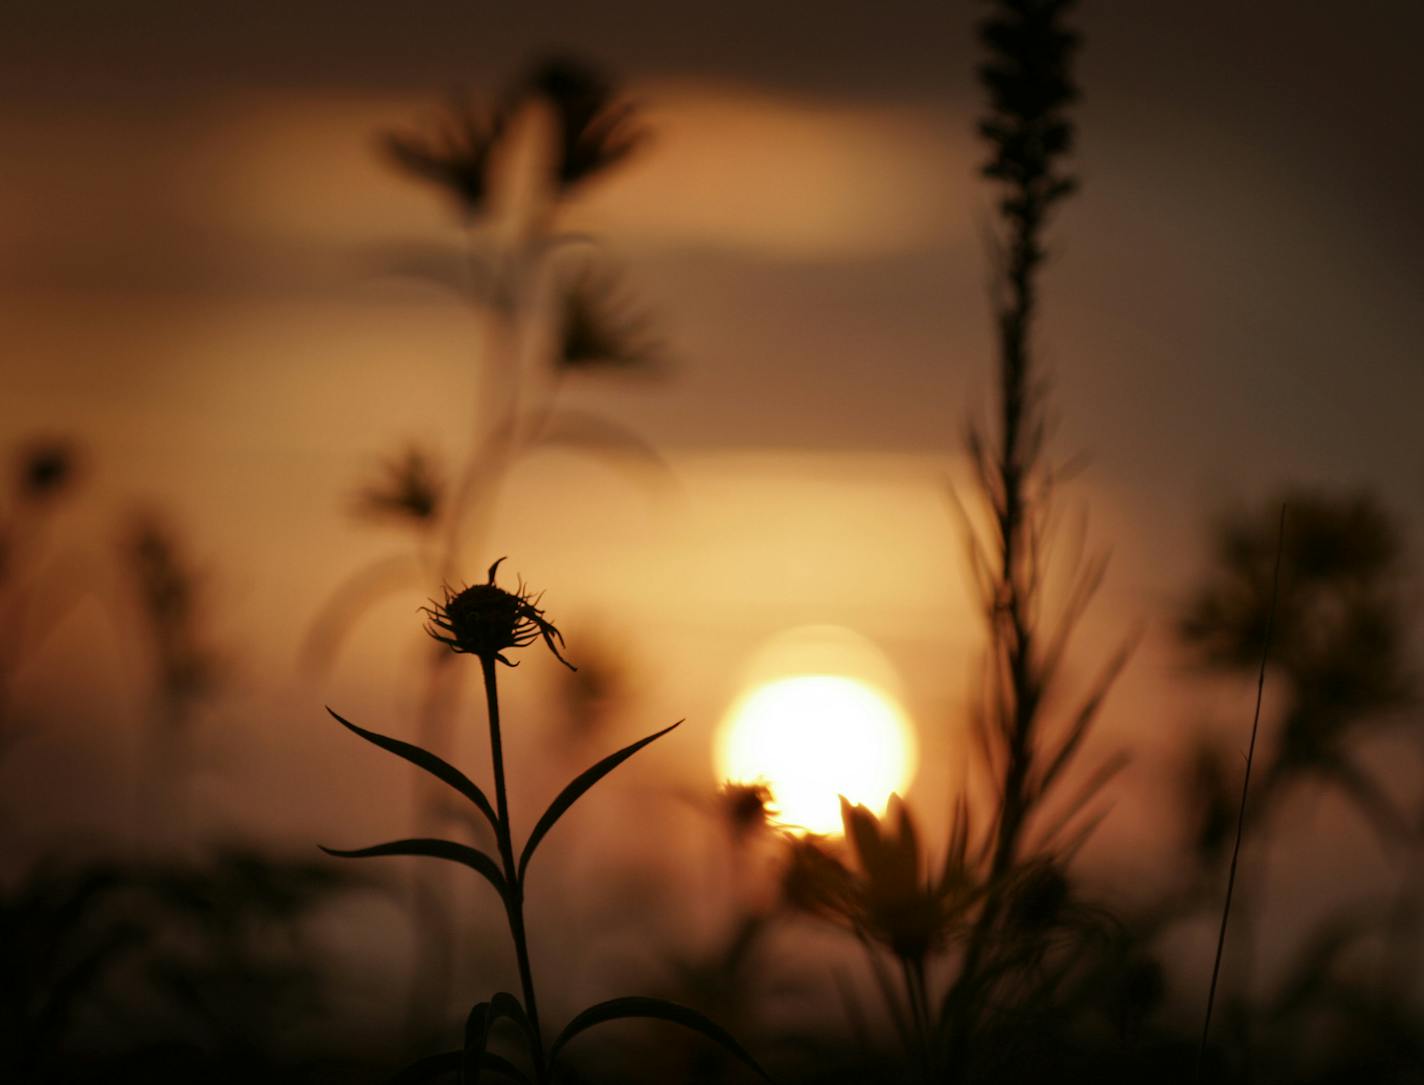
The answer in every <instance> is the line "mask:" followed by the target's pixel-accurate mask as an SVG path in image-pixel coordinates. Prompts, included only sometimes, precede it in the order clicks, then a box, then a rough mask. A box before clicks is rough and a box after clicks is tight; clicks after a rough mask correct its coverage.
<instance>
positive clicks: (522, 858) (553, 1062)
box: [323, 559, 760, 1085]
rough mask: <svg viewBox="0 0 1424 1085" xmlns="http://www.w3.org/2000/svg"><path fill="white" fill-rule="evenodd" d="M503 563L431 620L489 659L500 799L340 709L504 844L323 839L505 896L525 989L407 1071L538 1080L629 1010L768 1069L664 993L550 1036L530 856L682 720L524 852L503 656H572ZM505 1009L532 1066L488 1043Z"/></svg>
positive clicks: (580, 784) (625, 1001)
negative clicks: (502, 579) (531, 901)
mask: <svg viewBox="0 0 1424 1085" xmlns="http://www.w3.org/2000/svg"><path fill="white" fill-rule="evenodd" d="M501 560H502V559H501ZM499 565H500V562H498V561H497V562H495V563H494V565H492V566H490V570H489V576H488V578H487V580H486V581H485V583H483V584H476V585H473V586H472V587H467V588H464V589H463V590H461V591H459V592H451V591H449V590H448V589H447V590H446V593H445V598H444V601H443V602H441V603H439V604H437V605H435V606H434V607H433V608H431V609H429V610H428V614H429V616H430V624H429V626H428V627H427V630H428V632H429V633H430V635H431V636H432V637H433V638H434V639H435V640H436V641H438V642H439V643H441V644H443V645H445V646H446V647H447V648H449V650H450V651H451V652H452V653H453V654H455V655H470V656H473V657H475V658H476V659H477V660H478V661H479V663H480V670H481V675H482V677H483V681H484V691H485V705H486V712H487V720H488V724H489V737H490V751H491V762H492V769H493V777H494V793H495V801H494V802H493V803H491V802H490V800H489V798H488V797H487V796H486V794H485V792H484V790H483V789H481V788H480V787H479V785H478V784H476V783H475V782H474V781H473V780H471V779H470V778H469V777H467V776H466V775H465V774H464V773H462V772H461V771H460V770H459V769H457V768H455V767H454V766H453V765H451V764H449V763H448V762H446V761H444V760H442V759H441V758H439V757H436V756H435V755H434V754H432V753H431V752H430V751H428V750H426V749H424V748H422V747H420V746H418V745H413V744H411V743H408V742H404V741H402V740H399V739H395V738H390V737H387V736H385V735H381V734H377V733H376V732H374V731H368V730H365V729H363V728H361V727H358V726H356V725H355V724H353V723H350V722H348V721H347V720H345V719H342V717H340V716H338V715H337V714H336V713H335V712H332V713H331V714H332V715H333V716H334V717H335V718H336V719H337V721H338V722H340V723H341V724H342V725H343V726H344V727H346V728H347V729H348V730H350V731H352V732H353V733H354V734H356V735H359V736H360V737H361V738H363V739H365V740H366V741H368V742H371V743H373V744H374V745H376V746H379V747H380V748H381V749H384V750H387V751H389V752H390V753H393V754H395V755H396V756H398V757H401V758H403V759H404V760H406V761H409V762H410V763H411V764H413V765H415V766H417V767H418V768H420V769H422V770H424V771H425V772H427V773H429V774H430V775H431V776H432V777H434V778H435V779H436V780H438V781H440V782H441V783H443V784H445V785H446V786H448V787H450V788H453V789H454V790H455V791H456V792H458V793H459V794H460V795H462V796H463V797H464V798H465V799H467V800H468V801H469V802H470V803H471V804H472V805H473V807H474V808H475V810H476V811H477V812H478V813H479V814H480V815H481V816H482V817H483V818H484V819H485V820H486V821H487V822H488V823H489V825H490V828H491V829H492V830H493V832H494V837H495V841H496V845H497V849H496V850H497V857H496V856H491V855H489V854H488V853H486V852H484V851H481V850H479V849H478V848H474V847H471V846H469V845H467V844H460V843H457V842H455V841H451V840H441V839H431V838H413V839H405V840H396V841H392V842H391V843H388V844H379V845H376V846H375V847H370V848H360V849H355V850H336V849H331V848H325V849H323V850H325V851H327V852H328V853H329V854H332V855H337V856H342V857H347V858H367V857H375V856H427V857H432V858H437V859H444V860H447V861H450V862H454V863H459V864H461V865H464V866H466V867H468V868H469V869H471V870H473V871H474V872H475V873H476V874H478V875H480V877H482V878H483V879H484V880H485V881H486V882H488V883H489V885H490V886H491V887H492V888H493V889H494V890H495V892H496V893H497V894H498V896H499V898H500V901H501V902H502V904H503V905H504V912H505V917H506V919H507V921H508V925H509V934H510V939H511V942H512V943H513V948H514V955H515V961H516V964H517V967H518V971H519V981H520V989H521V997H516V996H515V995H513V994H510V993H508V992H503V991H501V992H499V993H497V994H495V995H494V996H493V997H491V998H490V999H489V1000H488V1001H485V1002H480V1003H478V1004H476V1005H475V1007H474V1008H473V1009H472V1010H471V1011H470V1014H469V1017H468V1020H467V1022H466V1027H465V1044H464V1047H463V1049H462V1050H458V1051H451V1052H448V1053H446V1054H443V1055H436V1056H432V1057H430V1058H427V1059H425V1060H423V1061H422V1062H421V1063H419V1064H417V1065H416V1066H414V1067H412V1068H411V1069H410V1070H409V1071H407V1073H406V1075H405V1076H404V1080H407V1081H413V1080H425V1079H427V1078H431V1077H435V1076H438V1075H441V1074H445V1073H458V1074H459V1075H460V1078H461V1080H462V1081H463V1082H465V1083H467V1085H469V1083H473V1082H475V1081H478V1080H479V1078H480V1075H481V1074H482V1073H484V1072H486V1071H488V1072H493V1073H497V1074H500V1075H503V1076H505V1077H511V1078H513V1079H515V1080H517V1081H530V1080H532V1081H534V1082H537V1083H541V1085H542V1083H543V1082H546V1081H550V1080H552V1079H553V1078H554V1077H555V1076H556V1074H557V1073H558V1071H559V1069H560V1062H559V1060H560V1058H561V1056H562V1053H563V1050H564V1048H565V1046H566V1045H567V1044H568V1043H569V1041H571V1040H572V1039H574V1038H575V1037H576V1036H578V1035H579V1034H580V1033H582V1032H584V1031H586V1030H587V1029H590V1028H592V1027H594V1026H595V1025H599V1024H603V1023H605V1022H608V1021H615V1020H622V1019H627V1018H651V1019H654V1020H662V1021H668V1022H671V1023H674V1024H678V1025H682V1026H684V1027H686V1028H689V1029H693V1030H695V1031H697V1032H699V1033H701V1034H702V1035H703V1036H706V1037H707V1038H708V1039H710V1040H712V1041H714V1042H716V1043H717V1044H719V1045H721V1047H722V1048H724V1049H725V1050H726V1051H728V1052H730V1053H731V1054H732V1055H733V1056H735V1057H736V1058H737V1059H739V1060H741V1061H742V1062H744V1063H746V1064H747V1065H748V1066H750V1067H752V1068H753V1069H755V1070H757V1071H758V1072H760V1068H759V1067H757V1065H756V1062H755V1061H754V1060H753V1059H752V1058H751V1056H750V1055H749V1054H747V1052H746V1051H745V1050H744V1049H743V1048H742V1047H741V1045H740V1044H738V1043H737V1041H736V1040H735V1039H733V1038H732V1036H731V1035H730V1034H729V1033H727V1032H726V1031H725V1030H723V1029H722V1028H721V1027H719V1026H718V1025H716V1024H715V1023H713V1022H712V1021H711V1020H710V1019H709V1018H707V1017H705V1016H704V1015H702V1014H701V1013H699V1012H698V1011H696V1010H693V1009H691V1008H689V1007H686V1006H682V1005H679V1004H677V1003H674V1002H669V1001H667V1000H664V999H658V998H650V997H624V998H614V999H610V1000H608V1001H606V1002H600V1003H598V1004H597V1005H594V1006H591V1007H589V1008H588V1009H586V1010H584V1011H583V1012H581V1013H579V1014H577V1015H575V1016H574V1018H573V1019H572V1020H571V1021H569V1022H568V1024H567V1025H565V1026H564V1028H563V1030H562V1031H561V1032H560V1033H559V1034H558V1035H557V1036H556V1037H555V1038H554V1039H553V1041H552V1042H550V1043H548V1044H547V1045H546V1043H545V1038H544V1032H543V1031H542V1028H541V1025H540V1019H539V1011H538V1003H537V998H536V993H535V982H534V973H533V968H532V965H531V963H530V957H529V942H528V934H527V930H526V927H525V920H524V890H525V884H526V881H527V877H528V872H529V864H530V860H531V859H532V858H533V857H534V853H535V850H536V849H537V848H538V846H539V844H540V843H541V842H542V841H543V839H544V837H545V836H546V835H547V834H548V833H549V831H550V830H551V829H552V828H553V827H554V826H555V825H556V824H557V823H558V821H559V819H560V818H561V817H563V815H564V814H565V813H567V812H568V811H569V809H570V808H571V807H572V806H573V805H574V804H575V803H576V802H577V801H578V800H579V799H580V798H582V797H583V796H584V795H585V794H586V793H587V792H588V791H589V790H590V789H592V788H593V787H594V786H595V785H597V784H598V783H599V781H601V780H602V779H603V778H604V777H605V776H607V775H608V774H609V773H610V772H612V771H613V770H614V769H616V768H617V767H618V766H619V765H621V764H622V763H623V762H624V761H626V760H628V759H629V758H630V757H632V756H633V755H634V754H636V753H637V752H638V751H639V750H641V749H643V747H645V746H647V745H649V744H650V743H652V742H654V741H656V740H657V739H659V738H661V737H662V736H663V735H665V734H667V733H668V732H669V731H672V730H673V729H674V728H676V727H677V726H678V724H673V725H672V726H671V727H666V728H664V729H663V730H661V731H656V732H654V733H653V734H651V735H649V736H647V737H646V738H643V739H640V740H639V741H637V742H634V743H632V744H631V745H628V746H625V747H624V748H623V749H621V750H619V751H617V752H616V753H613V754H610V755H608V756H607V757H605V758H603V759H602V760H601V761H599V762H597V763H596V764H595V765H593V766H592V767H591V768H589V769H587V770H586V771H584V772H582V773H580V774H579V775H578V776H576V777H575V778H574V779H573V780H572V781H571V782H570V783H569V784H568V786H567V787H565V788H564V789H563V791H561V792H560V793H559V794H558V795H557V796H556V797H555V798H554V801H553V802H551V803H550V804H549V807H548V808H547V809H546V810H545V811H544V813H543V815H542V816H541V817H540V818H539V820H538V821H537V822H536V823H535V825H534V828H533V829H532V830H531V831H530V833H529V835H528V837H527V838H526V839H525V842H524V844H523V846H522V848H520V849H519V852H518V855H517V856H516V853H515V846H514V833H513V827H512V824H511V820H510V814H509V792H508V786H507V783H506V778H505V764H504V753H503V742H502V738H503V732H502V729H501V720H500V705H499V686H498V680H497V666H496V665H497V664H504V665H505V666H509V667H513V666H515V663H514V662H513V661H512V660H511V659H510V658H509V656H508V654H507V653H510V652H512V651H513V650H515V649H520V648H525V647H528V646H529V645H532V644H534V643H535V642H539V641H542V642H543V644H544V645H545V646H546V647H547V648H548V649H549V650H550V652H552V653H553V655H554V656H555V658H557V659H558V660H559V661H560V662H561V663H564V664H565V665H566V666H571V664H569V663H568V662H567V660H565V659H564V657H563V655H562V654H561V649H562V647H563V636H562V634H561V633H560V632H559V630H558V628H557V627H556V626H555V625H554V624H553V623H552V622H551V621H550V620H549V619H548V618H547V617H546V616H545V614H544V611H543V610H542V609H541V608H540V606H539V597H538V596H535V595H531V594H530V593H529V592H527V591H526V590H525V589H524V586H523V584H520V585H519V586H518V588H517V589H516V590H515V591H512V592H511V591H507V590H505V589H504V588H501V587H499V586H498V585H497V584H496V583H495V574H496V572H497V570H498V568H499ZM501 1019H504V1020H507V1021H509V1022H510V1023H511V1024H512V1025H513V1026H514V1027H515V1028H516V1029H517V1030H518V1031H519V1033H520V1035H521V1038H522V1040H523V1044H524V1050H525V1053H526V1055H527V1063H528V1067H529V1071H528V1072H527V1073H526V1071H525V1070H524V1069H523V1068H522V1067H520V1066H519V1065H518V1064H516V1063H514V1062H512V1061H510V1060H508V1059H506V1058H504V1057H502V1056H500V1055H497V1054H495V1053H494V1052H492V1051H490V1050H489V1048H488V1045H489V1041H490V1036H491V1032H492V1029H493V1027H494V1026H495V1025H496V1023H497V1022H498V1021H500V1020H501Z"/></svg>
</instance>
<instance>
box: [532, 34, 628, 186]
mask: <svg viewBox="0 0 1424 1085" xmlns="http://www.w3.org/2000/svg"><path fill="white" fill-rule="evenodd" d="M527 86H528V93H530V94H531V95H532V96H533V97H535V98H538V99H542V100H543V101H545V102H547V103H548V104H549V106H550V108H551V109H552V110H553V112H554V119H555V122H556V124H557V125H558V130H557V132H556V133H555V136H554V140H555V153H554V161H553V164H552V171H553V177H554V181H555V183H556V184H557V185H558V187H559V189H560V190H561V191H563V192H567V191H569V190H570V189H573V188H575V187H577V186H578V185H580V184H582V183H583V182H585V181H587V180H588V179H589V178H591V177H594V176H596V175H597V174H600V173H602V172H604V171H605V170H607V169H609V168H610V167H612V166H615V165H617V164H618V163H620V162H622V161H623V160H624V159H626V158H627V157H628V156H629V155H630V154H632V153H633V151H634V150H636V149H637V148H638V147H639V146H640V145H641V144H642V143H643V141H644V140H645V139H646V138H647V131H646V130H645V129H644V128H642V127H640V126H639V125H638V124H637V123H636V120H635V114H636V110H635V108H634V106H633V104H632V103H631V102H627V101H624V100H621V99H620V98H619V97H618V93H617V90H616V88H615V87H614V86H613V84H612V83H611V82H609V81H608V80H607V79H605V78H604V77H603V76H602V75H601V74H599V73H598V72H597V71H595V70H594V69H592V68H590V67H588V66H587V65H585V64H583V63H581V62H579V61H576V60H571V59H568V58H555V59H553V60H550V61H547V62H546V63H545V64H543V65H542V66H540V67H539V68H537V69H536V70H535V71H534V72H533V74H532V75H531V76H530V77H529V80H528V84H527Z"/></svg>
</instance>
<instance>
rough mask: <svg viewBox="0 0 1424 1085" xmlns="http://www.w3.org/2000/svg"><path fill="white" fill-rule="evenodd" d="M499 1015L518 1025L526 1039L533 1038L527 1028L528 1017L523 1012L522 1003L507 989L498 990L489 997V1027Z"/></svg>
mask: <svg viewBox="0 0 1424 1085" xmlns="http://www.w3.org/2000/svg"><path fill="white" fill-rule="evenodd" d="M501 1017H507V1018H509V1019H510V1020H511V1021H513V1022H514V1023H515V1024H516V1025H518V1026H519V1030H520V1031H521V1032H523V1033H524V1036H525V1038H526V1039H530V1040H532V1039H533V1035H532V1030H531V1029H530V1028H529V1018H528V1016H526V1014H525V1013H524V1004H523V1003H522V1002H520V1001H519V999H517V998H515V997H514V996H513V995H512V994H510V993H509V992H508V991H500V992H499V993H498V994H496V995H495V996H494V997H493V998H491V999H490V1025H491V1027H493V1025H494V1023H495V1021H497V1020H498V1019H499V1018H501Z"/></svg>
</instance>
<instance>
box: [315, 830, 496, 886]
mask: <svg viewBox="0 0 1424 1085" xmlns="http://www.w3.org/2000/svg"><path fill="white" fill-rule="evenodd" d="M317 846H318V847H321V850H322V851H324V852H326V854H327V855H334V856H336V857H337V858H339V859H375V858H380V857H383V856H387V855H421V856H427V857H429V858H432V859H446V860H448V861H450V862H452V863H460V864H462V865H464V866H467V867H469V868H470V869H471V870H473V871H474V872H475V873H476V874H479V875H481V876H483V877H484V879H485V880H486V881H488V882H489V883H490V885H492V886H494V887H495V889H496V890H497V891H498V892H499V895H500V897H501V898H503V899H505V900H506V901H507V900H508V898H509V886H508V883H506V882H505V880H504V875H503V874H501V873H500V870H499V866H498V864H497V863H495V861H494V860H493V859H491V858H490V857H489V856H488V855H486V854H485V853H484V852H482V851H480V850H479V849H478V848H472V847H469V846H468V845H466V844H456V843H455V842H454V841H453V840H431V839H427V838H416V839H411V840H392V841H391V842H390V843H389V844H377V845H375V846H374V847H370V848H356V849H354V850H352V851H343V850H340V849H338V848H327V847H322V846H321V845H317Z"/></svg>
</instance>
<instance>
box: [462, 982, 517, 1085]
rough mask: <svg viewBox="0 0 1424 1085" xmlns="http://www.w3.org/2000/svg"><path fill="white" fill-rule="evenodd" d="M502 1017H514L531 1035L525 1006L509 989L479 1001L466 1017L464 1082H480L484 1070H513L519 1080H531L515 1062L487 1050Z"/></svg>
mask: <svg viewBox="0 0 1424 1085" xmlns="http://www.w3.org/2000/svg"><path fill="white" fill-rule="evenodd" d="M501 1017H508V1018H509V1019H510V1020H512V1021H514V1022H515V1024H517V1025H518V1026H519V1027H520V1028H521V1029H522V1030H523V1031H524V1035H525V1038H526V1039H527V1038H528V1037H529V1019H528V1018H527V1017H526V1016H525V1015H524V1007H523V1006H521V1005H520V1004H519V1000H518V999H517V998H515V997H514V996H513V995H511V994H510V993H509V992H507V991H500V992H499V994H497V995H495V996H494V997H493V998H492V999H490V1000H489V1001H488V1002H480V1003H477V1004H476V1005H475V1006H474V1008H473V1009H471V1010H470V1015H469V1017H468V1018H466V1019H465V1050H464V1051H463V1052H462V1053H461V1067H462V1071H461V1072H462V1075H463V1078H462V1080H463V1085H476V1083H477V1082H478V1081H479V1080H480V1074H481V1072H482V1071H484V1070H493V1071H496V1072H498V1073H505V1074H508V1073H509V1072H510V1071H513V1074H514V1076H516V1078H517V1080H521V1081H522V1080H527V1079H525V1077H524V1075H523V1074H522V1073H520V1072H519V1071H518V1070H517V1069H515V1068H514V1066H513V1064H511V1063H509V1062H507V1061H506V1060H505V1059H502V1058H500V1057H499V1056H498V1055H493V1054H491V1053H490V1052H489V1051H488V1050H486V1049H487V1048H488V1046H489V1036H490V1031H491V1030H492V1029H493V1028H494V1023H495V1022H496V1021H497V1020H499V1018H501ZM506 1068H507V1069H506Z"/></svg>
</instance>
